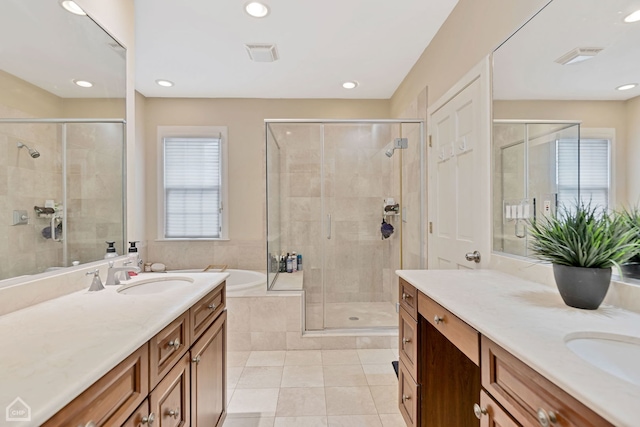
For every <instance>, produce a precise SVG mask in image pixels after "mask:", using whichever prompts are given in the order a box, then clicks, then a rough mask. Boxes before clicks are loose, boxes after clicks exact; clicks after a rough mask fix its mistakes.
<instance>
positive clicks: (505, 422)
mask: <svg viewBox="0 0 640 427" xmlns="http://www.w3.org/2000/svg"><path fill="white" fill-rule="evenodd" d="M474 409H475V408H474ZM480 410H481V411H482V412H481V413H480V414H476V416H478V415H480V427H520V424H518V423H517V422H515V421H513V419H512V418H511V416H509V414H507V412H506V411H505V410H504V409H502V408H501V407H500V405H498V404H497V403H496V402H495V401H494V400H493V399H492V398H491V396H489V395H488V394H487V393H486V392H485V391H484V390H482V391H481V392H480Z"/></svg>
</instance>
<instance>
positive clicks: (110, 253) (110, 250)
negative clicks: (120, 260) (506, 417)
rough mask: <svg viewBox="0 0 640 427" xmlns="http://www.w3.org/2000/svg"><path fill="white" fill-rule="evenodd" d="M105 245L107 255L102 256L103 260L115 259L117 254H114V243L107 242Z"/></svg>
mask: <svg viewBox="0 0 640 427" xmlns="http://www.w3.org/2000/svg"><path fill="white" fill-rule="evenodd" d="M105 243H106V244H107V245H108V246H107V253H106V254H105V255H104V259H107V258H115V257H117V256H118V253H117V252H116V247H115V244H116V242H109V241H107V242H105Z"/></svg>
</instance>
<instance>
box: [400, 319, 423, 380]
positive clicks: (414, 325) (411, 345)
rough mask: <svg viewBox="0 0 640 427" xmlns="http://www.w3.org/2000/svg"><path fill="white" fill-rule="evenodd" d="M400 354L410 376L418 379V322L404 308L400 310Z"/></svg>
mask: <svg viewBox="0 0 640 427" xmlns="http://www.w3.org/2000/svg"><path fill="white" fill-rule="evenodd" d="M398 338H399V341H400V342H399V343H398V352H399V354H400V360H402V362H403V363H404V364H405V365H406V367H407V368H408V370H409V374H410V375H411V376H412V377H413V378H414V379H417V378H418V365H417V361H418V360H417V359H418V322H416V321H415V320H413V318H412V317H411V316H410V315H409V314H408V313H407V311H406V310H405V309H404V307H401V308H400V327H399V330H398Z"/></svg>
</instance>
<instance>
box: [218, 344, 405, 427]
mask: <svg viewBox="0 0 640 427" xmlns="http://www.w3.org/2000/svg"><path fill="white" fill-rule="evenodd" d="M397 358H398V353H397V350H391V349H379V350H368V349H359V350H304V351H302V350H301V351H251V352H249V351H231V352H229V353H228V374H227V375H228V378H227V385H228V402H229V403H228V408H227V419H226V421H225V423H224V426H223V427H406V426H405V423H404V421H403V419H402V416H401V415H400V412H398V406H397V403H396V393H397V390H398V380H397V378H396V375H395V373H394V371H393V367H392V366H391V361H392V360H397Z"/></svg>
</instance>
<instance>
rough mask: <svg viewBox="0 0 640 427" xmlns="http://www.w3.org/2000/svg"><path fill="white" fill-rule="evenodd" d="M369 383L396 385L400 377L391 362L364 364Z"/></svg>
mask: <svg viewBox="0 0 640 427" xmlns="http://www.w3.org/2000/svg"><path fill="white" fill-rule="evenodd" d="M362 369H363V370H364V374H365V375H366V377H367V383H368V384H369V385H396V384H398V377H396V372H395V371H394V370H393V366H392V365H391V363H385V364H383V365H362Z"/></svg>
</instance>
